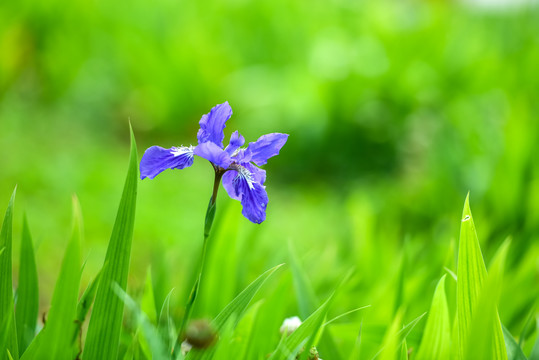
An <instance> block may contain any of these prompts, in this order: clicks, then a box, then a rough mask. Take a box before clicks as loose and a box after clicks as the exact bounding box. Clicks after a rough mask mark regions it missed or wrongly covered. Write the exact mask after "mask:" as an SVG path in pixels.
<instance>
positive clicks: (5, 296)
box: [0, 187, 19, 360]
mask: <svg viewBox="0 0 539 360" xmlns="http://www.w3.org/2000/svg"><path fill="white" fill-rule="evenodd" d="M16 192H17V188H16V187H15V190H13V194H12V195H11V198H10V200H9V204H8V207H7V210H6V215H5V216H4V222H3V223H2V230H1V231H0V249H4V250H3V252H2V256H0V325H2V324H3V325H4V326H6V328H5V329H1V330H2V332H5V333H7V336H6V339H5V341H4V343H3V344H0V345H1V347H0V360H2V359H7V356H8V355H7V352H8V351H9V353H10V354H11V355H12V356H13V358H14V359H18V358H19V350H18V345H17V329H16V324H15V321H13V317H14V315H13V283H12V262H11V261H12V260H11V251H12V243H13V241H12V239H13V233H12V232H13V228H12V227H13V204H14V202H15V194H16Z"/></svg>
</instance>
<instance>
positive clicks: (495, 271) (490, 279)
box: [464, 241, 509, 359]
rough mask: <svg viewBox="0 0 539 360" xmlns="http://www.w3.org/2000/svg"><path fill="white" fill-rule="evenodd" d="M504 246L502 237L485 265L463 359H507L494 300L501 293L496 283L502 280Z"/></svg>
mask: <svg viewBox="0 0 539 360" xmlns="http://www.w3.org/2000/svg"><path fill="white" fill-rule="evenodd" d="M508 248H509V242H508V241H506V242H505V243H504V244H502V246H501V247H500V249H499V251H498V252H497V254H496V256H495V257H494V259H493V261H492V265H491V266H490V268H489V273H488V276H487V278H486V280H485V283H484V285H483V287H482V289H481V294H480V297H479V299H478V302H477V307H476V308H475V309H474V312H473V314H472V321H471V323H470V332H469V335H468V339H466V344H467V346H466V352H465V354H464V359H481V358H482V359H507V352H506V348H505V341H504V338H503V332H502V328H501V323H500V318H499V316H498V311H497V309H496V304H497V302H498V299H499V297H500V293H501V285H500V284H501V283H502V282H503V271H504V265H505V258H506V255H507V251H508Z"/></svg>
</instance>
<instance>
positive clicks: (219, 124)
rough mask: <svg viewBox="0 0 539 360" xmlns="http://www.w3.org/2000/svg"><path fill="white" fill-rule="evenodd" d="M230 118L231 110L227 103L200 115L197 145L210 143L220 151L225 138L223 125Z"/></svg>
mask: <svg viewBox="0 0 539 360" xmlns="http://www.w3.org/2000/svg"><path fill="white" fill-rule="evenodd" d="M231 116H232V108H231V107H230V105H229V104H228V101H226V102H224V103H222V104H219V105H215V106H214V107H213V108H212V109H211V111H210V112H209V113H207V114H205V115H202V118H201V119H200V121H199V124H200V129H199V130H198V133H197V138H198V143H199V144H202V143H205V142H208V141H211V142H212V143H214V144H215V145H217V146H219V147H220V148H221V149H222V148H223V139H224V138H225V134H224V130H225V126H226V125H225V123H226V121H227V120H228V119H230V117H231Z"/></svg>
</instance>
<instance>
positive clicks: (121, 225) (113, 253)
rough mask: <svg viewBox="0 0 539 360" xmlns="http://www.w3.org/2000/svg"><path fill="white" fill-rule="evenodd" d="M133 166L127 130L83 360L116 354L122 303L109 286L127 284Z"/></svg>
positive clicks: (133, 146) (133, 204)
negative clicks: (125, 161)
mask: <svg viewBox="0 0 539 360" xmlns="http://www.w3.org/2000/svg"><path fill="white" fill-rule="evenodd" d="M137 165H138V160H137V147H136V143H135V136H134V135H133V130H132V129H131V153H130V158H129V167H128V171H127V178H126V180H125V185H124V190H123V194H122V198H121V200H120V206H119V209H118V214H117V216H116V221H115V223H114V228H113V230H112V235H111V238H110V241H109V246H108V249H107V254H106V256H105V262H104V264H105V266H104V267H103V269H102V275H101V280H100V281H99V285H98V288H97V294H96V297H95V303H94V309H93V312H92V316H91V318H90V324H89V325H88V333H87V336H86V345H85V348H84V352H83V358H84V359H88V360H93V359H96V360H98V359H114V358H116V356H117V353H118V344H119V341H120V330H121V326H122V315H123V308H124V303H123V301H121V299H120V298H118V296H117V295H116V293H115V292H114V291H113V289H112V285H113V284H114V283H116V284H118V285H119V287H120V288H121V289H122V290H124V291H125V288H126V286H127V273H128V271H129V261H130V257H131V242H132V238H133V227H134V222H135V207H136V199H137V182H138V166H137Z"/></svg>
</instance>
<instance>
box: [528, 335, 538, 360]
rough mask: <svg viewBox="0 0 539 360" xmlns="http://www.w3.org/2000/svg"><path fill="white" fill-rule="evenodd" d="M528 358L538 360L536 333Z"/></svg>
mask: <svg viewBox="0 0 539 360" xmlns="http://www.w3.org/2000/svg"><path fill="white" fill-rule="evenodd" d="M528 360H539V335H537V338H536V339H535V344H533V348H532V351H531V353H530V357H529V358H528Z"/></svg>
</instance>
